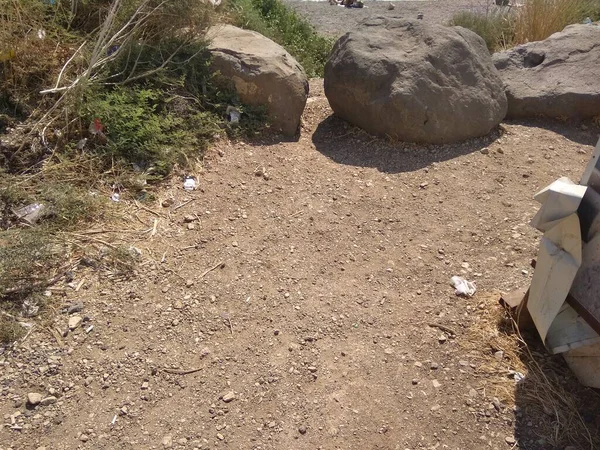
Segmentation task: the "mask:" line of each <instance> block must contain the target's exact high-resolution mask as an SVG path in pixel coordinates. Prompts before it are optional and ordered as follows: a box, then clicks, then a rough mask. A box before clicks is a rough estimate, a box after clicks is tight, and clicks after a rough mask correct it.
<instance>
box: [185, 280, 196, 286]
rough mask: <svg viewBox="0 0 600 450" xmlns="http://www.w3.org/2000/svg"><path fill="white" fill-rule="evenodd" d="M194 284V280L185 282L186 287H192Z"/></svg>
mask: <svg viewBox="0 0 600 450" xmlns="http://www.w3.org/2000/svg"><path fill="white" fill-rule="evenodd" d="M193 285H194V280H187V281H186V282H185V287H192V286H193Z"/></svg>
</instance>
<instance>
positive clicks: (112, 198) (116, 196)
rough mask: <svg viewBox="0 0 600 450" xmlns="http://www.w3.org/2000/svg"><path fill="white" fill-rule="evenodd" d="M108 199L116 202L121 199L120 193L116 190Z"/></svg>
mask: <svg viewBox="0 0 600 450" xmlns="http://www.w3.org/2000/svg"><path fill="white" fill-rule="evenodd" d="M110 199H111V200H112V201H113V202H118V201H119V200H121V195H120V194H119V193H118V192H115V193H114V194H113V195H111V196H110Z"/></svg>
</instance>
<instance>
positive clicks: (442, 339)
mask: <svg viewBox="0 0 600 450" xmlns="http://www.w3.org/2000/svg"><path fill="white" fill-rule="evenodd" d="M447 340H448V338H447V337H446V335H445V334H440V336H439V337H438V342H439V343H440V344H443V343H444V342H446V341H447Z"/></svg>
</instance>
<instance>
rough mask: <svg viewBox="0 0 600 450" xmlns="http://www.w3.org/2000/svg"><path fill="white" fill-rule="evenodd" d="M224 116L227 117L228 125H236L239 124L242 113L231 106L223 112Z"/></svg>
mask: <svg viewBox="0 0 600 450" xmlns="http://www.w3.org/2000/svg"><path fill="white" fill-rule="evenodd" d="M225 115H226V116H227V120H229V123H230V124H232V125H237V124H239V123H240V117H241V116H242V113H241V112H240V110H239V109H237V108H235V107H233V106H228V107H227V110H226V111H225Z"/></svg>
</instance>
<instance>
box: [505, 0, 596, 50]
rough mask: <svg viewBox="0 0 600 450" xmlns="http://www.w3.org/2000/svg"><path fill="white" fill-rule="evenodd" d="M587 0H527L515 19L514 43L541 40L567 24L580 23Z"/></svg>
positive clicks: (589, 4)
mask: <svg viewBox="0 0 600 450" xmlns="http://www.w3.org/2000/svg"><path fill="white" fill-rule="evenodd" d="M590 6H591V2H590V1H589V0H527V1H526V2H525V3H524V5H523V6H522V7H521V8H519V10H518V12H517V14H516V20H515V37H514V39H515V44H523V43H526V42H533V41H541V40H543V39H546V38H547V37H548V36H550V35H551V34H553V33H556V32H557V31H561V30H563V29H564V28H565V27H566V26H567V25H570V24H573V23H580V22H581V20H582V19H583V18H584V17H585V16H586V14H587V11H588V10H589V8H590Z"/></svg>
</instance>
